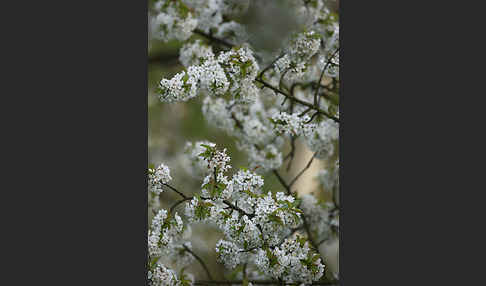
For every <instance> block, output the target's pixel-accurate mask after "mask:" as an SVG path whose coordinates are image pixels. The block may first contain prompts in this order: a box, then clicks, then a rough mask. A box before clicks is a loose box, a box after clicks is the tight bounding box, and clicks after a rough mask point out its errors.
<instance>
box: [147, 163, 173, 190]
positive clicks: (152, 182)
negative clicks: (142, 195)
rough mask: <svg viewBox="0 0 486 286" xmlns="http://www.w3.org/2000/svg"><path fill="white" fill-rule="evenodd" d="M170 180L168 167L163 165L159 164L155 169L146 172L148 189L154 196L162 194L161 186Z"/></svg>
mask: <svg viewBox="0 0 486 286" xmlns="http://www.w3.org/2000/svg"><path fill="white" fill-rule="evenodd" d="M171 180H172V177H171V176H170V170H169V167H167V166H166V165H165V164H160V165H159V166H158V167H157V168H155V169H149V170H148V187H149V190H150V191H151V192H153V193H154V194H156V195H159V194H160V193H162V192H163V191H164V190H163V189H162V185H164V184H167V183H168V182H170V181H171Z"/></svg>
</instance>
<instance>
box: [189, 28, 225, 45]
mask: <svg viewBox="0 0 486 286" xmlns="http://www.w3.org/2000/svg"><path fill="white" fill-rule="evenodd" d="M194 33H195V34H198V35H201V36H203V37H205V38H207V39H208V40H210V41H213V42H216V43H218V44H220V45H223V46H226V47H228V48H231V47H233V45H232V44H230V43H228V42H226V41H225V40H222V39H218V38H215V37H213V36H212V35H209V34H206V33H205V32H204V31H202V30H199V29H196V30H194Z"/></svg>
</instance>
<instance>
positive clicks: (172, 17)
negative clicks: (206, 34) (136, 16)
mask: <svg viewBox="0 0 486 286" xmlns="http://www.w3.org/2000/svg"><path fill="white" fill-rule="evenodd" d="M155 10H156V11H157V12H158V14H157V16H156V17H155V18H154V19H153V21H152V26H153V27H154V28H153V30H154V31H155V36H156V37H157V38H159V39H160V40H162V41H169V40H172V39H177V40H180V41H184V40H187V39H188V38H189V37H190V36H191V35H192V31H193V30H194V29H195V28H196V27H197V24H198V20H197V19H196V18H194V17H193V15H192V13H191V12H190V10H189V8H188V7H187V6H186V5H185V4H184V2H183V1H181V0H175V1H163V0H162V1H158V2H157V3H156V4H155Z"/></svg>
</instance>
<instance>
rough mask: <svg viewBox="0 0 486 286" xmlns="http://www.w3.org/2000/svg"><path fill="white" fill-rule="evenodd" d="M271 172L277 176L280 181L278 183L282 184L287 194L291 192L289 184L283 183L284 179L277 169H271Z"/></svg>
mask: <svg viewBox="0 0 486 286" xmlns="http://www.w3.org/2000/svg"><path fill="white" fill-rule="evenodd" d="M273 173H274V174H275V176H276V177H277V179H278V181H279V182H280V184H282V186H283V187H284V188H285V190H286V191H287V195H291V194H292V191H291V190H290V188H289V186H288V185H287V183H285V181H284V179H283V178H282V177H281V176H280V174H279V173H278V171H277V170H273Z"/></svg>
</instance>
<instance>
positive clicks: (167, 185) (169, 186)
mask: <svg viewBox="0 0 486 286" xmlns="http://www.w3.org/2000/svg"><path fill="white" fill-rule="evenodd" d="M162 185H164V186H166V187H168V188H169V189H171V190H173V191H174V192H176V193H177V194H179V195H180V196H181V197H182V198H183V199H186V198H187V196H186V195H184V194H183V193H182V192H180V191H178V190H177V189H176V188H174V187H172V186H171V185H169V184H162Z"/></svg>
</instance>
